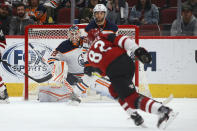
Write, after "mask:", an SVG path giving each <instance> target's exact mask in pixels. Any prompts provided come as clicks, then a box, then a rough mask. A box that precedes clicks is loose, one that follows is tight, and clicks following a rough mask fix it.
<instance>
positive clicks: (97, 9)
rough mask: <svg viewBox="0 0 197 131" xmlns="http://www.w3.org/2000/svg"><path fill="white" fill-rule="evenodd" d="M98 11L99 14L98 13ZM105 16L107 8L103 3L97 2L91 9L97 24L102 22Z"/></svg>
mask: <svg viewBox="0 0 197 131" xmlns="http://www.w3.org/2000/svg"><path fill="white" fill-rule="evenodd" d="M99 13H100V15H99ZM106 16H107V8H106V7H105V5H103V4H97V5H96V6H95V7H94V9H93V17H94V20H95V22H96V23H97V24H99V25H100V24H103V23H104V21H105V18H106Z"/></svg>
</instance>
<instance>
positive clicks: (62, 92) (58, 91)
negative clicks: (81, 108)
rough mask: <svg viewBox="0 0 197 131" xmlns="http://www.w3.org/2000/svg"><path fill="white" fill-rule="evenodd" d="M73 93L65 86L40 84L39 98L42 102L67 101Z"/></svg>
mask: <svg viewBox="0 0 197 131" xmlns="http://www.w3.org/2000/svg"><path fill="white" fill-rule="evenodd" d="M71 94H72V93H71V92H70V91H68V90H67V88H65V87H64V86H61V87H60V86H40V87H39V93H38V100H39V101H40V102H67V101H68V100H69V97H70V96H71Z"/></svg>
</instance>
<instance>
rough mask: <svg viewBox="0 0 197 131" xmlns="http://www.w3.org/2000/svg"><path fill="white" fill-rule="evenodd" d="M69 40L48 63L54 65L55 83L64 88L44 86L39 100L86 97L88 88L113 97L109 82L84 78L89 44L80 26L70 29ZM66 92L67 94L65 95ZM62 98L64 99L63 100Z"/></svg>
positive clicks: (57, 49) (55, 52)
mask: <svg viewBox="0 0 197 131" xmlns="http://www.w3.org/2000/svg"><path fill="white" fill-rule="evenodd" d="M68 38H69V39H68V40H65V41H63V42H62V43H61V44H60V45H59V46H58V47H57V48H56V49H55V51H53V53H52V54H51V57H50V58H49V59H48V63H49V64H50V65H53V78H52V79H53V81H55V82H61V83H63V84H61V85H63V88H55V87H54V86H53V88H52V87H51V86H49V87H46V86H43V87H41V88H40V91H39V100H40V101H59V100H61V101H62V100H66V98H69V97H64V96H69V92H70V94H72V95H73V94H77V96H86V91H87V89H88V88H91V89H94V90H96V91H97V92H98V93H100V94H102V95H105V96H109V97H111V95H110V94H109V91H108V88H107V87H108V86H109V85H110V84H109V82H108V81H105V80H103V79H102V78H99V77H96V76H94V77H92V78H91V79H90V78H89V77H88V76H84V61H85V56H86V52H87V49H88V43H86V40H85V39H84V38H83V37H81V34H80V30H79V28H78V26H76V25H73V26H71V27H70V28H69V32H68ZM65 67H66V68H65ZM60 90H62V91H60ZM60 92H63V93H60ZM65 92H67V93H66V94H65ZM73 92H75V93H73ZM47 96H50V97H55V100H52V99H51V98H47ZM59 96H61V97H59ZM62 97H64V98H63V99H62ZM57 98H58V99H57ZM75 100H78V101H79V102H80V100H79V99H77V97H75Z"/></svg>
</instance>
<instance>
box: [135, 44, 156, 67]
mask: <svg viewBox="0 0 197 131" xmlns="http://www.w3.org/2000/svg"><path fill="white" fill-rule="evenodd" d="M134 54H135V56H136V57H137V58H138V59H139V60H140V61H141V62H142V63H143V64H148V63H150V62H151V61H152V57H151V55H150V54H149V53H148V51H146V50H145V49H144V48H142V47H139V48H138V49H136V50H135V53H134Z"/></svg>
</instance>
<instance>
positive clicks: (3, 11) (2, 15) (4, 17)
mask: <svg viewBox="0 0 197 131" xmlns="http://www.w3.org/2000/svg"><path fill="white" fill-rule="evenodd" d="M10 20H11V16H10V15H9V7H8V6H7V5H5V4H2V5H1V6H0V24H1V27H2V30H3V34H4V35H8V34H9V23H10Z"/></svg>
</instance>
